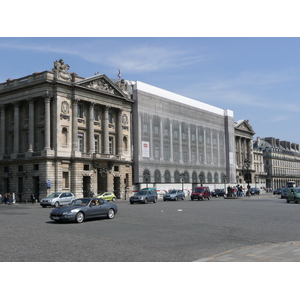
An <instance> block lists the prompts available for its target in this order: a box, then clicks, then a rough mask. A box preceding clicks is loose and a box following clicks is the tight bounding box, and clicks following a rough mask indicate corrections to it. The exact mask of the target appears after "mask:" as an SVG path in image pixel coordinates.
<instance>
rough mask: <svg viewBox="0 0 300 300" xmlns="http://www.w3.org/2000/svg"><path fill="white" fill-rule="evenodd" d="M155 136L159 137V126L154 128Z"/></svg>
mask: <svg viewBox="0 0 300 300" xmlns="http://www.w3.org/2000/svg"><path fill="white" fill-rule="evenodd" d="M154 134H156V135H158V126H157V125H155V126H154Z"/></svg>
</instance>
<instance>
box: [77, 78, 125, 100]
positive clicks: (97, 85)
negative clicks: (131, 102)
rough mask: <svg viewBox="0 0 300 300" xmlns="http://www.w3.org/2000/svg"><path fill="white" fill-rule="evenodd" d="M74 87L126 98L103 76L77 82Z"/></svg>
mask: <svg viewBox="0 0 300 300" xmlns="http://www.w3.org/2000/svg"><path fill="white" fill-rule="evenodd" d="M76 85H77V86H81V87H85V88H88V89H91V90H94V91H98V92H102V93H106V94H110V95H115V96H119V97H124V98H127V96H126V95H125V94H124V93H123V91H122V90H121V89H120V88H119V87H118V86H117V85H115V84H114V83H113V82H112V81H111V80H110V79H109V78H108V77H107V76H106V75H104V74H102V75H95V76H93V77H89V78H86V79H83V80H80V81H77V82H76Z"/></svg>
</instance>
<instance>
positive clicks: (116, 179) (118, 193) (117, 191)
mask: <svg viewBox="0 0 300 300" xmlns="http://www.w3.org/2000/svg"><path fill="white" fill-rule="evenodd" d="M114 194H115V195H116V197H117V199H120V198H121V185H120V177H114Z"/></svg>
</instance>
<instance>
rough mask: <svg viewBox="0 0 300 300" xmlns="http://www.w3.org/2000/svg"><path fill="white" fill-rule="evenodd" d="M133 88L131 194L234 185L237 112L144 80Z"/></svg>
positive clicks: (136, 83)
mask: <svg viewBox="0 0 300 300" xmlns="http://www.w3.org/2000/svg"><path fill="white" fill-rule="evenodd" d="M132 88H133V91H132V92H133V100H134V107H133V148H134V149H133V155H134V157H133V160H134V171H133V172H134V174H133V184H134V186H133V190H138V189H140V188H142V187H146V186H149V187H156V188H157V190H159V191H163V190H168V189H172V188H180V189H181V188H182V187H183V188H184V189H185V190H187V189H191V188H193V187H195V186H199V185H200V180H201V181H202V184H203V185H204V186H209V187H210V188H211V189H213V188H220V187H224V185H225V183H226V184H230V183H232V184H235V181H236V172H235V150H234V118H233V111H231V110H227V109H221V108H217V107H214V106H211V105H209V104H205V103H203V102H200V101H196V100H193V99H190V98H187V97H183V96H181V95H178V94H175V93H172V92H169V91H166V90H163V89H160V88H157V87H154V86H151V85H148V84H145V83H142V82H140V81H137V82H135V84H134V85H132ZM183 174H184V175H183Z"/></svg>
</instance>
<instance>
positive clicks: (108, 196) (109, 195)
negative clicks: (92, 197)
mask: <svg viewBox="0 0 300 300" xmlns="http://www.w3.org/2000/svg"><path fill="white" fill-rule="evenodd" d="M96 197H97V198H102V199H104V200H106V201H116V196H115V194H114V193H111V192H105V193H103V194H101V195H97V196H96Z"/></svg>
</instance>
